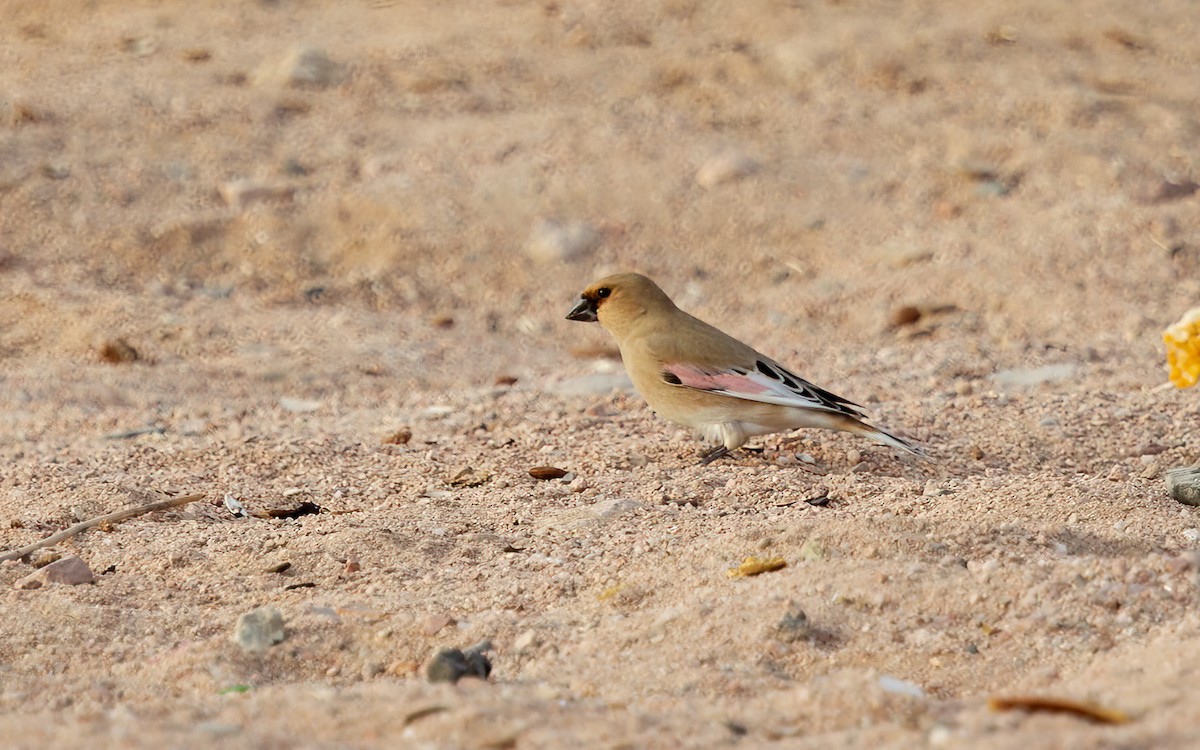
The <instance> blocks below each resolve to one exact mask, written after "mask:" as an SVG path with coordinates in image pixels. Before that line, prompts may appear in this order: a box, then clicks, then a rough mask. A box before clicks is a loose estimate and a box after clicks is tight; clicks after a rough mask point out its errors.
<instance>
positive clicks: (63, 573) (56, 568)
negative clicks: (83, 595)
mask: <svg viewBox="0 0 1200 750" xmlns="http://www.w3.org/2000/svg"><path fill="white" fill-rule="evenodd" d="M95 582H96V577H95V576H94V575H92V569H91V568H89V567H88V565H87V563H85V562H84V561H83V560H82V559H80V558H78V557H64V558H62V559H61V560H55V561H54V562H52V563H50V564H49V565H46V566H45V567H41V568H38V569H37V570H35V571H34V572H32V573H30V574H29V575H27V576H25V577H24V578H21V579H20V580H18V581H17V582H16V583H14V584H13V588H17V589H40V588H41V587H42V586H44V585H46V584H48V583H61V584H65V585H67V586H78V585H79V584H81V583H95Z"/></svg>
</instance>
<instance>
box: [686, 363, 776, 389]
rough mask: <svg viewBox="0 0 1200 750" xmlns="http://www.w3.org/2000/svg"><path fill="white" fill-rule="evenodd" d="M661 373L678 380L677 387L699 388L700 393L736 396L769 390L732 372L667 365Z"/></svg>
mask: <svg viewBox="0 0 1200 750" xmlns="http://www.w3.org/2000/svg"><path fill="white" fill-rule="evenodd" d="M663 372H669V373H671V374H672V375H674V376H675V377H676V378H678V379H679V385H686V386H687V387H689V388H699V389H700V390H702V391H724V392H725V393H728V394H729V395H731V396H734V395H738V394H743V393H744V394H757V393H766V392H768V391H770V390H771V388H770V387H769V386H768V385H767V384H765V383H760V382H758V381H756V380H754V379H752V378H751V377H750V376H749V375H742V374H739V373H736V372H733V371H732V370H702V369H700V368H699V367H695V366H692V365H683V364H675V365H667V366H666V367H664V368H663Z"/></svg>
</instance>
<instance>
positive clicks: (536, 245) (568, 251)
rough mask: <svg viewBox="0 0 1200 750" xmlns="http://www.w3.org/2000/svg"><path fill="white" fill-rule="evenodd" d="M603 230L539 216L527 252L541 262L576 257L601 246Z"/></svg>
mask: <svg viewBox="0 0 1200 750" xmlns="http://www.w3.org/2000/svg"><path fill="white" fill-rule="evenodd" d="M602 239H603V237H602V235H601V234H600V232H598V231H596V229H594V228H593V227H592V226H591V225H590V224H585V223H584V222H580V221H575V222H562V221H559V220H558V219H539V220H538V221H537V222H536V223H535V224H534V225H533V231H531V232H530V234H529V239H528V240H527V241H526V242H525V254H526V255H527V256H529V258H530V259H531V260H534V261H537V262H538V263H561V262H564V261H571V260H576V259H577V258H580V257H582V256H584V255H585V254H587V253H589V252H591V251H592V250H595V249H596V248H597V247H599V246H600V241H601V240H602Z"/></svg>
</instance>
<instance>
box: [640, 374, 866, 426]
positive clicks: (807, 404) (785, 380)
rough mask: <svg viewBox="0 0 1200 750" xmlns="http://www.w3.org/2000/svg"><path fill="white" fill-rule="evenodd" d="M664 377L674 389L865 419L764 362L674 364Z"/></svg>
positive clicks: (837, 399)
mask: <svg viewBox="0 0 1200 750" xmlns="http://www.w3.org/2000/svg"><path fill="white" fill-rule="evenodd" d="M662 375H663V379H664V380H665V381H666V382H668V383H671V384H672V385H678V386H682V387H687V388H695V389H697V390H701V391H708V392H709V393H719V394H721V395H722V396H730V397H732V398H741V399H745V400H747V401H759V402H762V403H765V404H778V405H779V406H789V407H794V408H798V409H817V410H819V411H831V412H835V413H838V414H846V415H849V416H852V417H855V418H858V417H861V416H862V414H861V412H859V411H857V410H856V409H855V408H854V405H853V404H851V403H850V402H849V401H846V400H845V399H842V398H840V397H838V396H835V395H833V394H832V393H829V392H828V391H823V390H821V389H820V388H817V387H816V386H814V385H813V384H812V383H809V382H808V381H807V380H804V379H803V378H801V377H800V376H798V375H796V374H795V373H792V372H789V371H787V370H785V369H783V368H782V367H780V366H779V365H776V364H774V363H773V362H768V361H765V360H759V361H758V362H756V363H755V368H754V369H749V368H746V369H742V368H740V367H731V368H719V369H718V368H708V367H700V366H698V365H690V364H684V363H682V362H673V363H671V364H667V365H664V366H663V370H662Z"/></svg>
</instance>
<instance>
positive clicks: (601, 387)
mask: <svg viewBox="0 0 1200 750" xmlns="http://www.w3.org/2000/svg"><path fill="white" fill-rule="evenodd" d="M549 391H550V392H551V393H553V394H554V395H555V396H558V397H559V398H578V397H580V396H605V395H607V394H609V393H612V392H613V391H622V392H625V393H630V392H632V391H633V381H631V380H630V379H629V376H628V375H626V374H625V373H623V372H613V373H600V372H598V373H594V374H592V375H580V376H579V377H576V378H568V379H567V380H560V381H559V382H557V383H554V384H552V385H550V386H549Z"/></svg>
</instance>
